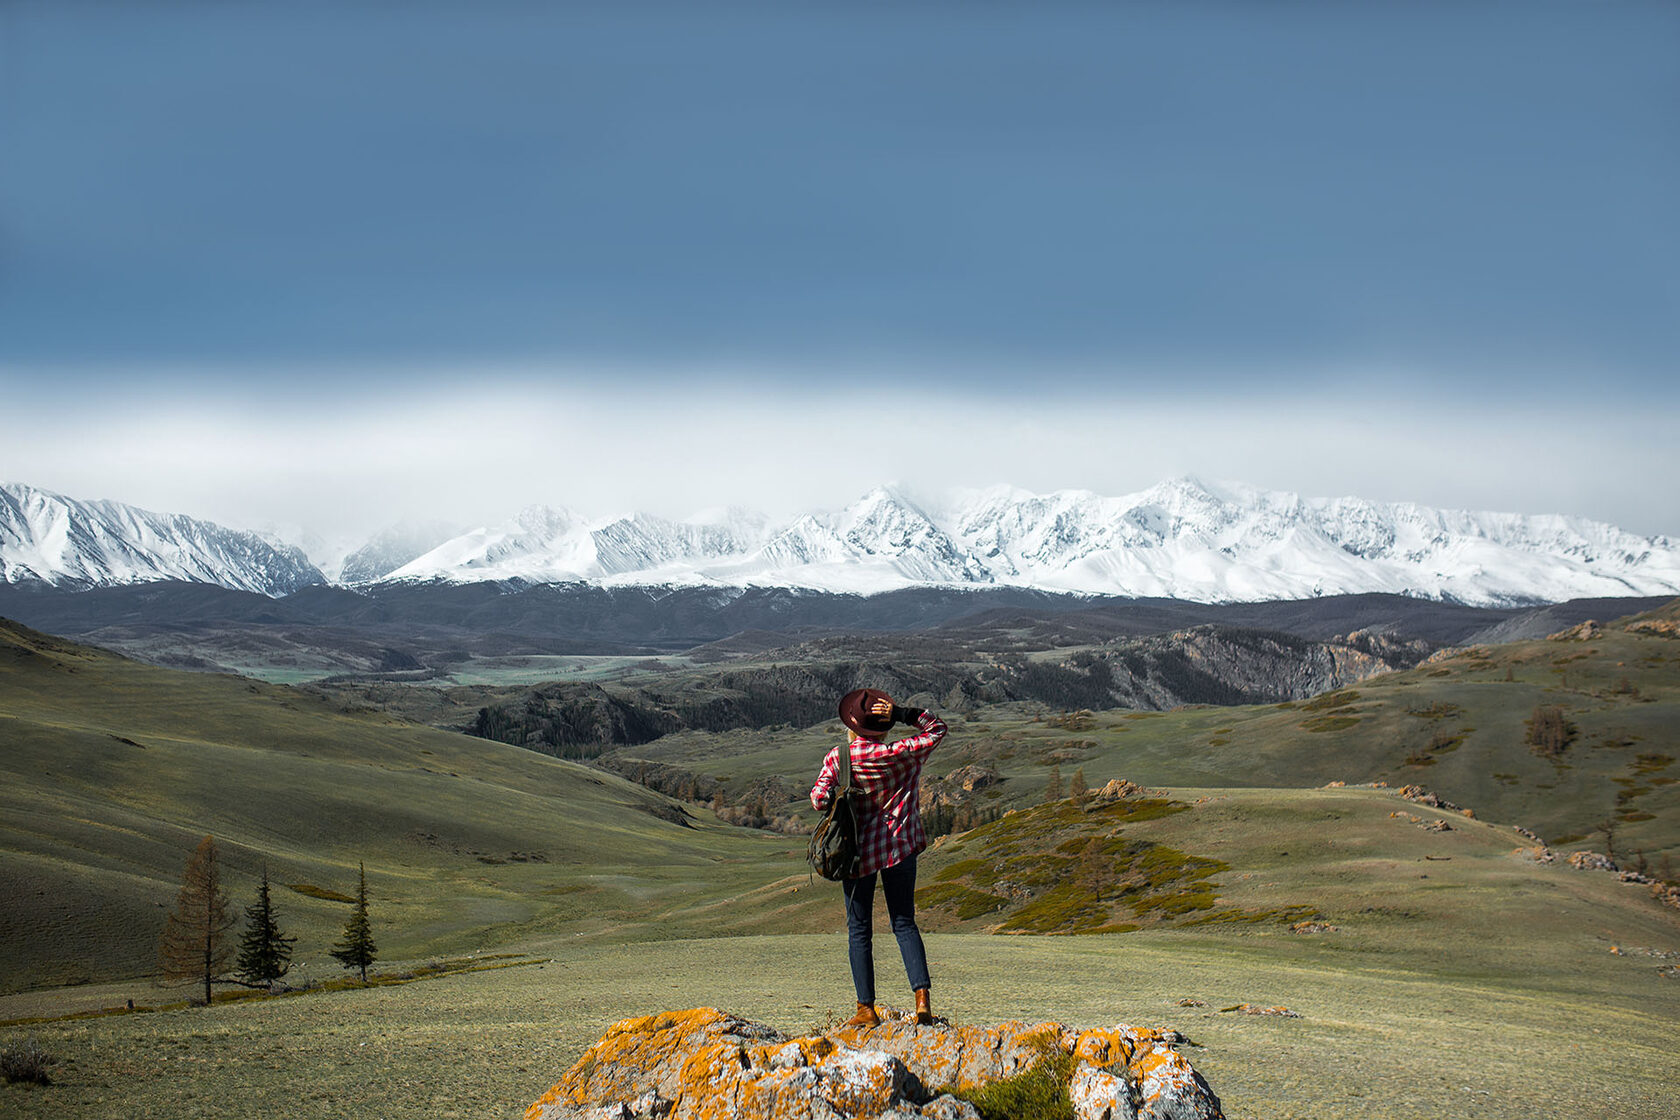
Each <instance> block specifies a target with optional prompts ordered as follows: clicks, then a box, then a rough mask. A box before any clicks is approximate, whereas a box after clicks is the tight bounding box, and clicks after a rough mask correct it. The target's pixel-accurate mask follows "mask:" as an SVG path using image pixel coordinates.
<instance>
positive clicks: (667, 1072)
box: [525, 1008, 1223, 1120]
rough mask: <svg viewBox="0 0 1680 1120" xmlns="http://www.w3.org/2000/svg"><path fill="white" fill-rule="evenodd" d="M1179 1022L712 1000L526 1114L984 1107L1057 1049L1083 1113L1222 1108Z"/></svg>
mask: <svg viewBox="0 0 1680 1120" xmlns="http://www.w3.org/2000/svg"><path fill="white" fill-rule="evenodd" d="M1184 1041H1185V1040H1184V1038H1183V1037H1182V1036H1181V1035H1179V1034H1178V1033H1177V1032H1176V1031H1159V1030H1151V1029H1148V1028H1140V1027H1129V1026H1125V1025H1124V1024H1122V1025H1120V1026H1116V1027H1113V1028H1111V1029H1105V1030H1083V1031H1080V1030H1072V1029H1070V1028H1068V1027H1064V1026H1062V1025H1061V1024H1060V1023H1038V1024H1035V1025H1027V1024H1024V1023H1016V1022H1009V1023H1000V1024H997V1025H996V1026H990V1027H954V1026H951V1025H949V1024H945V1023H936V1024H934V1025H933V1026H916V1025H915V1024H914V1022H911V1021H907V1020H905V1019H902V1018H896V1017H889V1018H887V1019H886V1020H885V1021H883V1022H882V1023H881V1025H880V1026H877V1027H869V1028H855V1027H852V1028H848V1027H843V1028H840V1029H838V1030H835V1031H831V1032H829V1033H827V1034H821V1035H807V1036H804V1037H800V1038H789V1037H787V1036H785V1035H783V1034H781V1033H779V1032H778V1031H776V1030H774V1029H772V1028H770V1027H767V1026H765V1025H763V1024H761V1023H753V1022H749V1021H748V1020H745V1019H741V1018H737V1017H736V1016H733V1015H727V1014H724V1013H723V1012H721V1011H717V1010H714V1009H712V1008H697V1009H695V1010H692V1011H673V1012H666V1013H663V1014H659V1015H649V1016H647V1017H645V1018H640V1019H626V1020H624V1021H623V1022H621V1023H617V1024H615V1025H614V1026H613V1027H612V1028H611V1029H609V1030H608V1031H607V1033H606V1034H605V1035H604V1036H603V1037H602V1038H601V1040H600V1041H599V1042H597V1043H596V1044H595V1045H594V1046H592V1047H590V1048H589V1050H588V1052H586V1053H585V1054H584V1055H583V1057H582V1058H580V1059H579V1060H578V1063H577V1064H576V1065H575V1066H573V1067H572V1068H571V1069H570V1070H569V1071H568V1072H567V1073H566V1075H565V1077H563V1078H561V1080H560V1082H559V1083H558V1084H556V1085H555V1086H554V1087H553V1088H552V1089H550V1090H549V1091H548V1092H547V1093H545V1094H544V1095H543V1096H542V1098H541V1099H539V1100H538V1101H536V1102H535V1103H534V1104H532V1105H531V1107H530V1108H528V1109H527V1110H526V1112H525V1120H609V1118H610V1120H644V1118H646V1120H713V1118H717V1120H724V1118H731V1120H737V1118H738V1120H771V1118H775V1120H850V1118H852V1117H859V1118H880V1120H910V1118H911V1117H924V1118H927V1120H979V1116H980V1113H979V1112H978V1110H976V1109H975V1107H974V1105H972V1104H970V1103H969V1102H968V1101H967V1100H965V1099H964V1097H967V1096H969V1095H972V1094H974V1093H976V1092H980V1091H983V1090H984V1089H985V1088H986V1087H987V1086H995V1085H998V1084H1000V1083H1003V1082H1007V1081H1008V1080H1009V1079H1011V1078H1016V1077H1021V1076H1023V1075H1030V1074H1031V1073H1032V1071H1034V1070H1035V1069H1036V1068H1038V1067H1040V1066H1041V1064H1043V1063H1046V1062H1051V1063H1057V1064H1059V1065H1060V1066H1061V1067H1062V1068H1063V1069H1069V1068H1071V1071H1072V1072H1071V1077H1070V1079H1069V1081H1068V1085H1067V1088H1068V1096H1069V1099H1070V1100H1071V1102H1072V1103H1073V1109H1074V1115H1075V1116H1076V1117H1078V1118H1079V1120H1099V1118H1100V1120H1220V1118H1221V1117H1222V1116H1223V1113H1221V1112H1220V1107H1219V1098H1218V1097H1216V1096H1214V1094H1213V1091H1212V1090H1211V1089H1209V1088H1208V1086H1207V1082H1205V1081H1203V1080H1202V1078H1201V1076H1200V1075H1199V1074H1198V1073H1196V1071H1195V1070H1194V1069H1192V1068H1191V1066H1190V1063H1189V1062H1187V1061H1185V1060H1184V1058H1183V1057H1181V1056H1180V1055H1179V1054H1178V1053H1177V1052H1176V1051H1175V1050H1174V1049H1173V1047H1174V1046H1175V1045H1177V1044H1180V1043H1182V1042H1184Z"/></svg>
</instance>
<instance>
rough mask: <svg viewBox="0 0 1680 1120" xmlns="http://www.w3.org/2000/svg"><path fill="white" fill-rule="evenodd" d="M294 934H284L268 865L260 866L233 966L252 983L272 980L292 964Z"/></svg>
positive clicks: (282, 973) (256, 983)
mask: <svg viewBox="0 0 1680 1120" xmlns="http://www.w3.org/2000/svg"><path fill="white" fill-rule="evenodd" d="M296 940H297V939H296V938H295V937H283V936H281V934H280V926H279V924H278V923H277V922H276V921H275V919H274V904H273V902H271V901H270V899H269V895H268V868H267V867H264V868H263V873H262V884H261V885H260V886H259V887H258V888H257V900H256V901H255V902H253V903H252V904H251V905H250V906H248V907H246V908H245V934H244V936H243V937H242V938H240V942H239V960H238V961H237V962H236V963H235V965H234V969H235V971H237V972H238V973H239V976H240V978H241V979H242V980H244V981H245V983H247V984H249V985H251V986H252V987H262V986H265V985H268V984H272V983H273V982H274V981H276V980H278V979H280V977H282V976H284V975H286V971H287V970H288V969H290V968H291V961H292V945H293V943H294V942H296Z"/></svg>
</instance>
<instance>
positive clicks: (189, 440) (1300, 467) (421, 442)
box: [0, 376, 1680, 538]
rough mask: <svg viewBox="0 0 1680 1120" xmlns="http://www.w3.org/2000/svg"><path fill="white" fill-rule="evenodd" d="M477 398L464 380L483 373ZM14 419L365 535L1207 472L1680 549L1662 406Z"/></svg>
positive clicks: (171, 508) (893, 404)
mask: <svg viewBox="0 0 1680 1120" xmlns="http://www.w3.org/2000/svg"><path fill="white" fill-rule="evenodd" d="M458 383H459V384H465V383H466V379H465V377H464V376H463V378H462V379H460V380H459V381H458ZM67 408H68V404H67V402H66V401H64V400H59V401H58V402H57V403H56V404H55V405H52V406H50V407H49V406H48V404H47V402H46V401H45V400H44V399H42V400H37V401H36V402H35V403H34V405H33V406H28V405H26V407H25V408H24V409H23V410H22V412H21V414H20V412H18V411H14V412H13V413H12V415H11V416H10V417H9V418H8V419H7V420H6V421H5V423H4V429H3V437H4V438H3V439H0V479H4V480H7V481H16V482H24V483H29V484H31V485H36V486H41V487H45V488H48V489H53V490H58V491H61V492H64V493H68V494H71V495H73V496H76V497H81V498H112V499H116V500H119V501H124V502H129V503H133V504H136V505H140V506H143V507H146V508H150V509H155V510H161V511H168V512H182V513H190V514H194V515H197V516H203V517H209V518H212V519H215V520H218V521H222V522H225V523H227V524H231V525H235V526H240V527H273V528H279V529H282V530H284V531H288V532H296V531H299V530H307V531H309V532H312V533H315V534H318V535H319V536H322V537H326V538H355V537H358V536H361V535H363V534H366V533H368V532H371V531H373V530H375V529H377V528H379V527H381V526H383V525H387V524H390V523H392V522H395V521H399V520H404V519H414V518H426V519H441V520H446V521H450V522H454V523H457V524H461V525H481V524H486V523H491V522H495V521H498V520H500V519H502V518H505V517H507V516H509V515H510V514H512V513H513V512H515V511H517V510H518V509H520V508H522V507H523V506H525V505H529V504H534V503H543V504H550V505H565V506H570V507H572V508H574V509H577V510H579V511H580V512H582V513H584V514H586V515H592V516H593V515H605V514H611V513H621V512H628V511H630V510H645V511H648V512H652V513H658V514H662V515H665V516H674V517H682V516H686V515H688V514H691V513H694V512H696V511H698V510H701V509H705V508H709V507H716V506H722V505H744V506H749V507H755V508H760V509H763V510H765V511H766V512H769V513H771V514H772V515H787V514H791V513H794V512H797V511H800V510H805V509H813V508H832V507H836V506H840V505H843V504H844V503H846V502H848V501H850V500H852V499H854V498H856V497H857V496H858V495H860V494H861V493H863V492H864V491H866V490H868V489H869V488H870V487H872V486H875V485H877V484H879V483H882V482H896V483H898V484H900V485H901V486H903V487H905V488H906V489H907V490H908V491H909V492H910V493H912V494H923V495H933V494H936V493H938V492H941V491H945V490H948V489H951V488H960V487H972V486H987V485H992V484H996V483H1009V484H1013V485H1016V486H1020V487H1024V488H1026V489H1029V490H1034V491H1040V492H1043V491H1049V490H1055V489H1064V488H1078V489H1087V490H1094V491H1098V492H1101V493H1108V494H1121V493H1128V492H1132V491H1135V490H1140V489H1143V488H1145V487H1147V486H1150V485H1152V484H1154V483H1156V482H1158V481H1160V480H1162V479H1164V478H1167V477H1170V476H1174V475H1180V474H1197V475H1201V476H1204V477H1207V478H1210V479H1230V480H1235V481H1243V482H1248V483H1251V484H1254V485H1257V486H1260V487H1264V488H1270V489H1280V490H1293V491H1297V492H1300V493H1303V494H1307V495H1317V496H1336V495H1348V494H1352V495H1358V496H1361V497H1365V498H1370V499H1375V500H1385V501H1416V502H1420V503H1423V504H1427V505H1435V506H1444V507H1452V508H1471V509H1497V510H1509V511H1515V512H1524V513H1566V514H1574V515H1580V516H1586V517H1591V518H1594V519H1597V520H1603V521H1609V522H1611V523H1613V524H1616V525H1619V526H1621V527H1623V528H1626V529H1629V530H1632V531H1635V532H1638V533H1642V534H1647V535H1649V534H1657V533H1665V534H1670V535H1680V497H1677V496H1676V493H1675V491H1674V488H1673V487H1672V486H1671V485H1669V484H1668V481H1667V480H1670V479H1672V478H1673V477H1675V476H1676V474H1677V473H1680V452H1677V451H1676V449H1675V446H1674V442H1673V439H1672V432H1673V431H1674V425H1675V422H1676V421H1677V420H1680V416H1676V415H1675V414H1674V412H1673V410H1672V409H1669V408H1665V407H1659V408H1656V409H1654V410H1648V411H1646V412H1644V413H1641V414H1638V415H1634V416H1629V417H1620V418H1617V419H1616V420H1615V421H1614V423H1613V425H1607V424H1605V423H1604V422H1602V421H1598V422H1588V421H1587V420H1586V419H1585V418H1583V416H1582V415H1580V414H1578V413H1577V412H1576V411H1575V410H1572V409H1569V408H1567V407H1564V406H1563V404H1562V403H1561V402H1548V403H1545V404H1535V405H1531V406H1528V407H1515V408H1513V407H1511V406H1499V407H1493V406H1481V405H1473V404H1472V405H1460V406H1458V407H1455V408H1453V409H1450V410H1449V409H1446V408H1443V407H1441V406H1440V404H1439V403H1438V402H1415V401H1409V400H1407V399H1405V397H1404V396H1403V395H1402V394H1399V393H1392V394H1387V395H1385V394H1381V393H1377V392H1365V393H1363V394H1361V395H1360V396H1359V397H1358V398H1357V399H1354V398H1352V397H1347V396H1344V397H1341V398H1335V399H1316V400H1315V399H1308V398H1304V397H1302V396H1300V395H1292V396H1290V397H1288V398H1275V397H1272V396H1270V395H1269V394H1267V393H1264V392H1256V393H1252V394H1249V395H1248V396H1246V397H1244V398H1233V397H1230V396H1226V397H1223V398H1222V399H1217V400H1202V399H1195V398H1193V397H1190V396H1183V395H1181V396H1177V397H1170V398H1169V397H1166V396H1161V397H1158V398H1156V399H1149V398H1145V397H1141V396H1137V395H1133V396H1131V397H1128V398H1116V397H1110V398H1104V397H1094V396H1090V395H1083V396H1081V395H1074V394H1057V393H1052V392H1049V391H1046V390H1042V389H1039V388H1035V386H1034V384H1033V381H1032V380H1031V379H1030V378H1026V377H1023V378H1022V379H1021V381H1020V390H1019V392H1018V393H1015V394H1005V395H997V394H993V395H989V396H986V397H983V398H974V397H971V396H967V395H965V394H963V393H961V392H959V391H955V390H953V389H952V388H949V387H944V386H940V387H935V388H927V387H924V388H919V389H913V390H908V391H905V390H900V391H896V392H895V391H889V390H887V389H885V388H884V387H881V386H878V385H874V384H869V383H861V382H860V383H859V384H857V385H854V386H847V385H846V384H845V383H843V382H842V381H838V380H836V381H832V382H830V383H829V384H828V385H827V386H825V387H824V388H822V389H799V388H790V387H787V386H783V387H781V388H779V389H773V388H768V387H765V386H762V385H753V384H751V383H747V382H741V383H738V384H728V383H723V382H719V381H711V382H708V383H705V384H698V385H694V386H692V387H689V388H681V387H674V386H672V385H670V384H661V385H651V384H649V383H647V382H632V383H629V384H627V385H626V386H625V387H624V388H621V389H617V390H612V389H585V388H577V387H571V388H567V387H554V386H552V385H543V384H537V383H532V382H529V381H526V382H520V381H503V382H502V383H500V384H499V385H497V386H496V387H492V388H473V389H470V390H469V389H465V388H462V389H458V390H450V389H447V388H433V389H430V390H427V391H424V392H420V393H413V394H405V395H403V396H391V395H387V394H379V395H360V396H356V395H347V396H338V397H335V396H332V395H330V394H329V395H327V396H325V397H323V396H322V395H320V394H309V395H308V396H307V397H294V398H287V396H286V395H285V394H284V393H280V392H273V391H261V390H258V389H255V388H252V389H251V390H249V391H247V392H244V393H241V394H237V395H226V394H224V395H223V396H222V397H220V398H218V399H214V400H210V399H205V398H203V397H195V396H191V395H174V394H163V395H160V394H158V393H156V392H146V391H142V390H140V389H138V388H136V389H133V390H131V391H130V392H127V393H120V394H113V395H110V396H107V397H105V398H103V399H94V400H91V401H84V402H82V403H81V404H80V405H79V406H78V407H77V408H76V410H75V411H76V419H75V421H74V425H73V430H70V429H67V427H66V426H65V424H64V423H63V422H61V421H57V420H55V419H54V417H55V415H56V416H59V417H62V416H64V415H65V414H66V409H67Z"/></svg>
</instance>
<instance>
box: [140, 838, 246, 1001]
mask: <svg viewBox="0 0 1680 1120" xmlns="http://www.w3.org/2000/svg"><path fill="white" fill-rule="evenodd" d="M232 926H233V919H232V918H231V917H229V916H228V901H227V896H226V895H224V894H223V893H222V882H221V869H220V868H219V867H218V866H217V863H216V841H215V840H214V839H213V838H212V837H209V836H206V837H205V838H204V839H203V840H200V841H199V842H198V847H197V849H195V850H194V851H193V854H192V856H191V858H189V859H188V860H187V867H186V870H185V871H183V872H182V873H181V889H180V891H179V892H178V893H177V894H176V895H175V909H173V910H171V911H170V912H169V917H168V919H166V920H165V922H164V925H163V939H162V940H161V941H160V942H159V943H158V960H159V963H160V964H162V965H163V978H164V979H165V980H192V981H199V980H202V981H203V982H204V1002H205V1003H206V1004H208V1003H209V1002H210V985H211V983H213V982H214V981H215V980H216V979H218V978H219V977H221V976H222V974H223V973H225V972H227V967H228V958H229V957H231V956H232V955H233V948H232V946H230V945H228V944H227V940H226V935H227V931H228V930H229V929H230V928H231V927H232Z"/></svg>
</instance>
